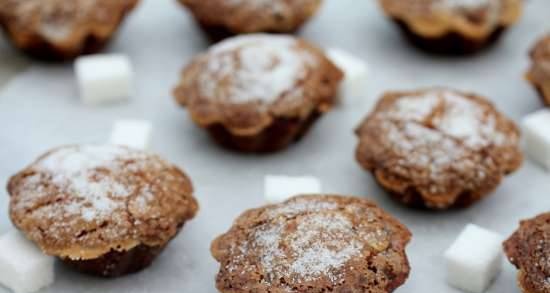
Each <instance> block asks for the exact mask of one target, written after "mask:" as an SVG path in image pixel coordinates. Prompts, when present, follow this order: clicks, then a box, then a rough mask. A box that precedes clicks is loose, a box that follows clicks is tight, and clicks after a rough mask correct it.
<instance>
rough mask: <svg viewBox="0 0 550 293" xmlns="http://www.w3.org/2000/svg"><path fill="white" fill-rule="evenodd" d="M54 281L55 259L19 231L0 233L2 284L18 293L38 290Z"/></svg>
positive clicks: (0, 278)
mask: <svg viewBox="0 0 550 293" xmlns="http://www.w3.org/2000/svg"><path fill="white" fill-rule="evenodd" d="M53 281H54V259H53V257H51V256H47V255H45V254H44V253H42V251H40V249H38V248H37V247H36V246H35V245H34V244H33V243H31V242H30V241H29V240H27V239H26V238H25V237H24V236H23V235H21V233H19V232H18V231H11V232H9V233H6V234H4V235H2V236H0V284H2V285H4V286H6V287H8V288H10V289H11V290H13V291H14V292H16V293H29V292H36V291H38V290H40V289H42V288H44V287H47V286H49V285H50V284H52V283H53Z"/></svg>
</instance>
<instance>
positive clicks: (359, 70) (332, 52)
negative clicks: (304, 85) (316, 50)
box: [326, 48, 368, 99]
mask: <svg viewBox="0 0 550 293" xmlns="http://www.w3.org/2000/svg"><path fill="white" fill-rule="evenodd" d="M326 53H327V56H328V57H329V59H330V60H331V61H332V62H334V64H336V66H338V67H339V68H340V69H341V70H342V71H343V72H344V80H343V81H342V85H341V86H340V93H339V95H340V96H341V97H343V98H352V99H353V98H364V95H365V86H366V80H367V73H368V66H367V63H366V62H365V61H363V60H361V59H360V58H358V57H355V56H353V55H352V54H350V53H348V52H346V51H344V50H341V49H336V48H331V49H328V50H327V52H326Z"/></svg>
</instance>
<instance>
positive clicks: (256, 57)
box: [174, 34, 343, 152]
mask: <svg viewBox="0 0 550 293" xmlns="http://www.w3.org/2000/svg"><path fill="white" fill-rule="evenodd" d="M342 78H343V73H342V72H341V71H340V70H339V69H338V68H337V67H336V65H334V64H333V63H332V62H331V61H329V59H328V58H327V57H326V56H325V55H324V53H323V51H322V50H320V49H318V48H317V47H315V46H313V45H312V44H310V43H308V42H306V41H304V40H302V39H298V38H294V37H291V36H283V35H267V34H252V35H246V36H238V37H233V38H231V39H227V40H225V41H223V42H221V43H219V44H217V45H215V46H213V47H212V48H211V49H209V50H208V52H206V53H204V54H201V55H199V56H197V57H195V58H194V59H193V60H192V61H191V63H190V64H189V65H188V66H187V67H186V68H185V69H184V71H183V75H182V78H181V81H180V83H179V85H178V86H177V88H176V89H175V91H174V95H175V97H176V100H177V101H178V102H179V103H180V104H181V105H183V106H185V107H187V108H188V110H189V112H190V114H191V118H192V119H193V120H194V121H195V122H196V123H197V124H198V125H199V126H201V127H203V128H205V129H206V130H207V131H208V132H209V133H210V134H211V136H212V137H213V138H214V139H215V140H216V141H217V142H219V143H220V144H222V145H224V146H226V147H228V148H231V149H236V150H240V151H245V152H270V151H276V150H280V149H282V148H284V147H286V146H287V145H288V144H290V143H291V142H293V141H296V140H298V139H299V138H301V137H302V136H303V135H304V134H305V133H306V132H307V130H308V129H309V127H310V126H311V125H312V124H313V123H314V122H315V120H317V118H319V117H320V116H321V115H322V114H323V113H325V112H327V111H329V110H330V109H331V108H332V107H333V106H334V105H335V104H336V102H337V97H336V96H337V91H338V86H339V83H340V81H341V80H342Z"/></svg>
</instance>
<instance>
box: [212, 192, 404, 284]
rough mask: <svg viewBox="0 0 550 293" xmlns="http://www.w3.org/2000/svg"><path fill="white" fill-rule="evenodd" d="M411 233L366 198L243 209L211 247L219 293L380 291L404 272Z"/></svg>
mask: <svg viewBox="0 0 550 293" xmlns="http://www.w3.org/2000/svg"><path fill="white" fill-rule="evenodd" d="M410 238H411V234H410V232H409V230H408V229H407V228H406V227H405V226H404V225H402V224H401V223H399V221H397V220H396V219H395V218H393V217H392V216H390V215H389V214H387V213H385V212H384V211H383V210H381V209H380V208H379V207H378V206H376V204H374V203H373V202H371V201H368V200H366V199H359V198H353V197H342V196H336V195H304V196H298V197H295V198H292V199H290V200H288V201H286V202H284V203H282V204H277V205H268V206H265V207H262V208H258V209H253V210H249V211H246V212H245V213H243V214H242V215H241V216H240V217H239V218H238V219H237V220H236V221H235V222H234V224H233V227H232V228H231V229H230V230H229V231H228V232H227V233H225V234H223V235H221V236H220V237H218V238H217V239H216V240H214V242H213V243H212V247H211V251H212V255H213V256H214V258H215V259H216V260H217V261H218V262H219V263H220V264H221V268H220V271H219V273H218V276H217V288H218V290H220V291H221V292H224V293H247V292H272V293H283V292H307V293H321V292H349V293H363V292H372V293H385V292H392V291H393V290H395V289H396V288H397V287H399V286H400V285H401V284H403V283H404V282H405V280H406V279H407V277H408V274H409V270H410V268H409V264H408V261H407V257H406V254H405V246H406V245H407V244H408V242H409V241H410Z"/></svg>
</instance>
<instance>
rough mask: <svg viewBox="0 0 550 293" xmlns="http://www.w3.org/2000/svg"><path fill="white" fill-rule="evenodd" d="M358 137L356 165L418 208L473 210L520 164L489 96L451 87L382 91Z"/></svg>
mask: <svg viewBox="0 0 550 293" xmlns="http://www.w3.org/2000/svg"><path fill="white" fill-rule="evenodd" d="M357 136H358V137H359V145H358V147H357V152H356V156H357V160H358V161H359V163H360V164H361V165H362V166H363V167H364V168H365V169H366V170H368V171H370V172H372V174H373V175H374V177H375V178H376V180H377V181H378V182H379V183H380V185H381V186H382V187H384V188H385V189H387V190H388V191H389V192H390V194H391V195H392V196H394V197H395V198H396V199H397V200H399V201H401V202H403V203H405V204H407V205H411V206H416V207H427V208H431V209H447V208H450V207H455V206H456V207H464V206H468V205H470V204H472V203H474V202H476V201H478V200H480V199H481V198H483V197H485V196H486V195H488V194H489V193H490V192H491V191H493V190H494V189H495V188H496V187H497V186H498V185H499V183H500V182H501V180H502V178H503V177H504V175H506V174H509V173H511V172H513V171H514V170H516V169H518V168H519V167H520V165H521V163H522V154H521V151H520V149H519V137H520V133H519V130H518V128H517V127H516V125H515V124H514V122H512V121H511V120H509V119H507V118H506V117H505V116H504V115H503V114H501V113H500V112H498V111H497V109H495V107H494V106H493V105H492V104H491V103H490V102H489V101H487V100H486V99H485V98H483V97H481V96H478V95H476V94H470V93H463V92H459V91H456V90H451V89H446V88H430V89H423V90H417V91H404V92H389V93H387V94H385V95H384V96H383V97H382V99H381V100H380V101H379V103H378V105H377V106H376V108H375V109H374V111H373V112H372V113H371V114H370V115H369V116H368V117H367V118H366V119H365V120H364V121H363V122H362V123H361V125H360V126H359V128H358V129H357Z"/></svg>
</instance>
